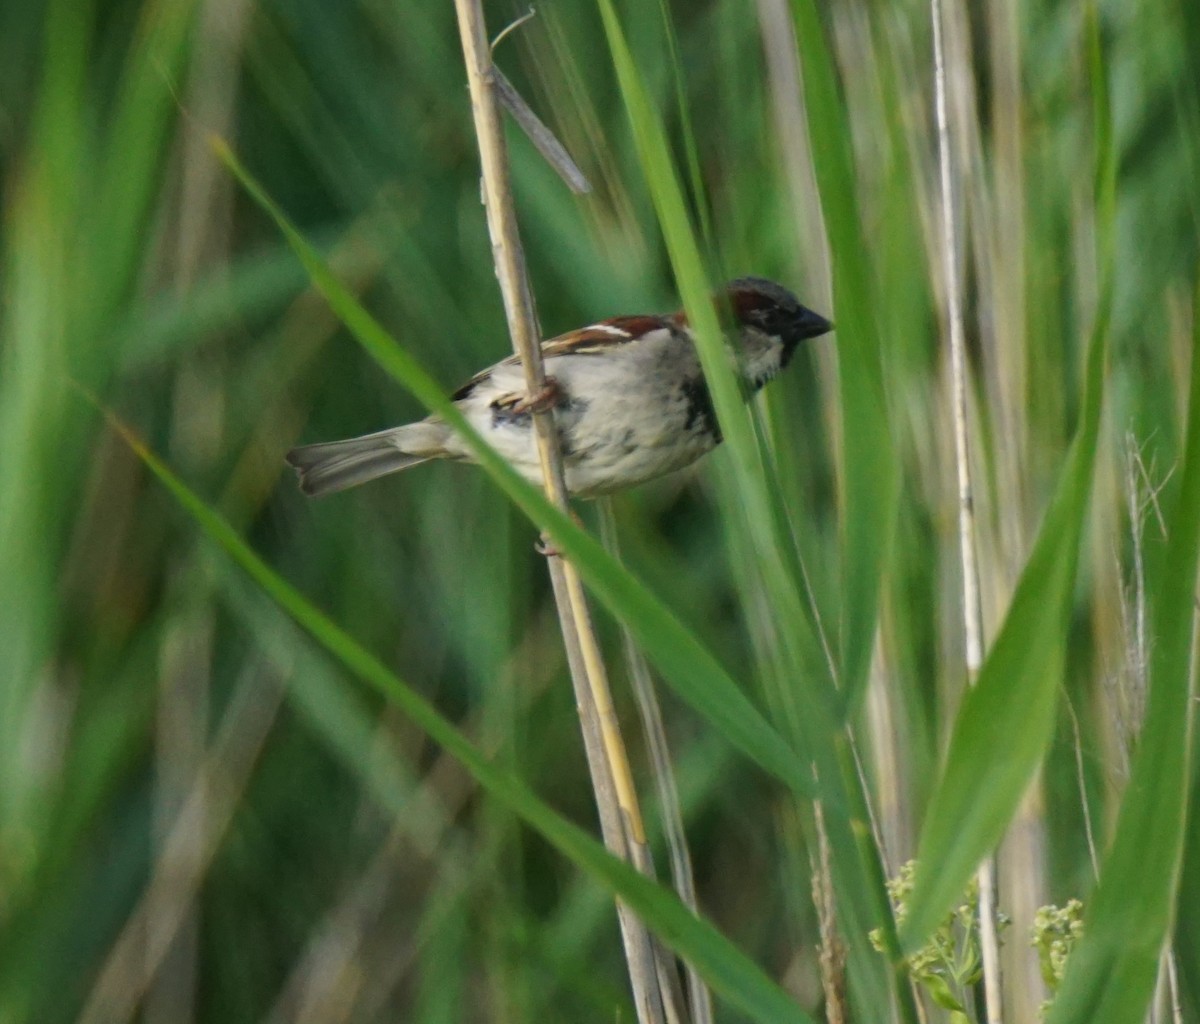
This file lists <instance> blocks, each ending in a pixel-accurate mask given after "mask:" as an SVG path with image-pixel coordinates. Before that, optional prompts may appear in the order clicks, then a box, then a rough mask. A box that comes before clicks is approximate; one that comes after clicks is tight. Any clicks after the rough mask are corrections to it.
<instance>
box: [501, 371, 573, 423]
mask: <svg viewBox="0 0 1200 1024" xmlns="http://www.w3.org/2000/svg"><path fill="white" fill-rule="evenodd" d="M562 398H563V390H562V387H561V386H560V385H559V383H558V379H557V378H556V377H547V378H546V380H545V382H544V383H543V384H542V387H541V389H540V390H539V391H538V392H537V393H536V394H533V395H526V396H525V397H524V398H519V399H517V401H516V403H515V404H514V405H513V407H512V409H511V410H510V412H511V413H512V414H513V415H518V416H519V415H521V414H523V413H527V412H532V413H538V412H549V411H550V410H551V409H553V408H554V407H555V406H557V405H558V404H559V403H560V402H561V401H562Z"/></svg>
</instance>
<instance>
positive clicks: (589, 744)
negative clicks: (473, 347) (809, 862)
mask: <svg viewBox="0 0 1200 1024" xmlns="http://www.w3.org/2000/svg"><path fill="white" fill-rule="evenodd" d="M455 9H456V11H457V15H458V25H459V32H460V35H461V38H462V47H463V56H464V58H465V62H466V70H467V83H468V86H469V88H470V93H471V111H472V115H473V117H474V121H475V135H476V138H477V141H478V143H479V156H480V163H481V170H482V178H483V200H484V207H485V210H486V213H487V224H488V234H489V236H490V237H491V240H492V257H493V260H494V262H495V267H496V277H497V278H498V280H499V283H500V291H501V294H502V296H503V298H504V311H505V315H506V318H507V320H508V328H509V333H510V335H511V336H512V342H513V349H514V351H515V352H516V353H517V355H518V357H519V358H520V360H521V365H522V368H523V370H524V373H525V384H526V388H527V390H528V392H529V394H530V395H537V394H540V393H541V392H542V390H543V389H544V387H545V367H544V365H543V361H542V351H541V338H540V332H539V330H538V327H537V318H536V315H535V313H534V306H533V296H532V294H531V291H530V288H529V282H528V276H527V274H526V271H525V260H524V255H523V253H522V250H521V242H520V234H519V231H518V228H517V220H516V212H515V209H514V205H513V199H512V188H511V181H510V175H509V168H508V158H507V152H506V149H505V144H504V134H503V129H502V126H501V122H500V110H499V105H498V102H497V98H496V93H495V87H494V73H493V68H492V60H491V49H490V46H489V45H488V40H487V32H486V26H485V23H484V18H483V11H482V8H481V5H480V0H455ZM533 420H534V426H535V435H536V438H537V448H538V457H539V459H540V461H541V466H542V478H543V481H544V483H545V487H546V493H547V495H548V496H549V497H550V500H551V501H552V502H554V504H555V505H556V506H557V507H558V508H560V509H562V510H563V511H567V509H568V502H567V498H568V495H567V488H566V483H565V481H564V478H563V468H562V454H561V452H560V450H559V444H558V435H557V432H556V430H555V425H554V413H553V411H552V410H547V411H545V412H535V413H534V415H533ZM548 563H549V570H550V576H551V581H552V583H553V587H554V595H555V603H556V605H557V607H558V612H559V621H560V624H561V626H562V632H563V642H564V644H565V645H566V647H567V652H568V662H569V665H570V667H571V670H572V682H573V684H574V686H575V693H576V699H577V703H578V707H579V713H580V718H581V722H582V727H583V733H584V741H585V743H584V745H585V749H586V751H587V753H588V763H589V768H590V769H591V773H592V779H593V786H594V789H595V792H596V800H597V803H598V804H603V803H605V802H606V801H610V800H611V796H612V795H613V794H614V793H615V797H616V800H615V818H616V824H614V821H613V818H614V807H613V805H612V803H610V804H609V806H608V808H607V809H604V808H602V809H601V811H600V817H601V827H602V832H603V833H604V840H605V844H606V845H607V846H608V847H609V849H611V850H612V851H613V852H614V853H616V854H617V855H618V856H620V857H623V858H625V859H628V860H631V861H632V862H633V863H634V864H635V865H636V866H637V867H638V868H639V870H643V871H645V868H646V866H647V865H646V861H645V857H644V855H643V854H644V851H645V828H644V826H643V824H642V814H641V808H640V806H639V804H638V799H637V792H636V790H635V788H634V785H633V776H632V772H631V771H630V768H629V758H628V756H627V754H626V752H625V744H624V741H623V740H622V738H621V734H620V730H619V728H618V724H617V719H616V714H615V712H614V710H613V704H612V696H611V693H610V691H609V687H608V679H607V675H606V673H605V669H604V662H603V659H602V657H601V655H600V647H599V644H598V642H597V640H596V635H595V630H594V629H593V627H592V621H591V614H590V612H589V610H588V606H587V600H586V597H585V595H584V591H583V582H582V580H581V579H580V577H579V574H578V572H577V571H576V570H575V568H574V566H573V565H572V564H571V563H570V562H568V561H566V560H565V559H562V558H559V557H550V558H549V559H548ZM597 747H599V748H600V749H599V750H597ZM601 752H602V753H603V756H602V757H600V756H598V755H599V754H600V753H601ZM610 782H611V786H610V785H609V783H610ZM606 822H607V825H606V824H605V823H606ZM618 824H619V829H618V828H617V827H616V825H618ZM649 873H651V874H652V872H649ZM618 910H619V917H620V921H621V932H622V937H623V939H624V943H625V954H626V961H627V964H628V967H629V974H630V982H631V985H632V987H633V994H634V1004H635V1007H636V1009H637V1014H638V1020H639V1021H640V1022H642V1024H658V1022H665V1021H666V1018H665V1017H664V1015H663V1006H662V1000H661V996H660V993H659V985H658V980H657V978H656V976H655V970H654V966H653V965H654V961H655V957H654V952H653V944H652V943H651V941H650V936H649V933H648V932H647V931H646V929H645V927H644V926H643V925H642V924H641V923H640V922H639V921H638V920H637V919H636V918H634V917H633V915H632V914H630V913H629V912H628V910H627V909H625V908H623V905H622V904H621V902H620V901H619V900H618Z"/></svg>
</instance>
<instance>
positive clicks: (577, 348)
mask: <svg viewBox="0 0 1200 1024" xmlns="http://www.w3.org/2000/svg"><path fill="white" fill-rule="evenodd" d="M674 326H675V323H674V321H673V320H671V318H669V317H665V316H614V317H612V318H610V319H608V320H601V321H600V322H599V323H594V324H590V325H589V326H587V327H580V328H579V329H578V330H575V331H568V332H567V333H566V334H560V335H558V337H556V338H550V339H548V340H546V341H543V342H542V355H543V356H544V357H547V358H549V357H550V356H563V355H581V356H582V355H595V354H599V353H602V352H605V351H607V350H608V349H611V348H612V347H613V346H614V345H625V344H628V343H629V342H631V341H637V340H638V339H639V338H644V337H645V336H646V335H647V334H650V333H652V332H653V331H659V330H670V329H672V328H673V327H674ZM517 362H519V360H518V358H517V356H515V355H511V356H508V357H507V358H506V359H502V360H501V361H500V362H499V363H497V364H496V365H497V366H512V365H513V364H515V363H517ZM493 369H494V367H489V368H488V369H486V370H483V371H481V372H479V373H477V374H475V376H474V377H472V378H471V379H470V380H469V381H467V383H466V384H464V385H463V386H462V387H461V388H459V389H458V390H457V391H456V392H454V394H453V395H451V396H450V397H451V399H452V400H453V401H455V402H458V401H461V400H462V399H464V398H466V397H467V396H468V395H469V394H470V393H471V392H472V391H474V390H475V388H476V387H477V386H478V385H480V384H482V383H483V382H484V381H485V380H487V379H488V378H489V377H490V376H491V375H492V370H493Z"/></svg>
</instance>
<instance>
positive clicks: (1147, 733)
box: [1049, 288, 1200, 1024]
mask: <svg viewBox="0 0 1200 1024" xmlns="http://www.w3.org/2000/svg"><path fill="white" fill-rule="evenodd" d="M1196 302H1197V305H1196V307H1194V308H1196V309H1200V288H1198V289H1197V292H1196ZM1198 352H1200V321H1193V341H1192V375H1191V387H1190V394H1189V397H1188V425H1187V449H1186V453H1185V455H1184V465H1183V482H1182V484H1181V486H1180V490H1179V495H1178V498H1177V499H1176V503H1175V510H1174V514H1173V515H1172V517H1171V519H1170V522H1169V524H1168V529H1169V531H1170V532H1169V534H1168V541H1167V551H1166V559H1165V562H1164V571H1163V572H1162V578H1161V580H1160V581H1159V585H1158V591H1157V594H1156V600H1155V601H1154V603H1153V605H1152V620H1151V621H1152V624H1153V633H1152V634H1151V635H1152V636H1153V637H1154V643H1153V644H1152V646H1151V650H1150V693H1149V697H1148V699H1147V704H1146V717H1145V723H1144V725H1143V728H1142V734H1141V737H1140V739H1139V741H1138V750H1137V754H1136V756H1135V759H1134V764H1133V770H1132V772H1131V774H1130V777H1129V784H1128V787H1127V788H1126V790H1125V795H1124V798H1123V799H1122V801H1121V810H1120V812H1119V814H1118V817H1117V827H1116V831H1115V833H1114V837H1113V842H1112V846H1111V848H1110V849H1109V852H1108V856H1107V857H1106V858H1105V860H1104V864H1103V867H1102V869H1101V872H1100V884H1099V886H1098V887H1097V889H1096V892H1095V894H1094V895H1093V896H1092V898H1091V900H1089V901H1088V904H1087V912H1086V915H1085V917H1084V933H1083V939H1082V940H1081V941H1080V943H1079V946H1078V947H1077V948H1076V949H1075V950H1074V951H1073V952H1072V953H1071V959H1070V963H1069V966H1068V969H1067V974H1066V977H1065V978H1064V979H1063V984H1062V987H1061V988H1060V989H1059V991H1058V995H1057V996H1056V998H1055V1000H1054V1009H1053V1011H1052V1012H1051V1014H1050V1017H1049V1021H1050V1024H1086V1022H1090V1021H1097V1020H1102V1021H1105V1022H1111V1024H1122V1022H1129V1024H1134V1022H1137V1021H1141V1020H1142V1019H1143V1018H1144V1015H1145V1012H1146V1007H1147V1006H1148V1005H1149V1003H1150V998H1151V996H1152V995H1153V993H1154V982H1155V978H1156V977H1157V975H1158V964H1159V953H1160V951H1161V950H1162V946H1163V943H1164V942H1165V941H1166V939H1167V937H1168V934H1169V932H1170V927H1171V918H1172V912H1173V908H1174V897H1175V887H1176V884H1177V881H1178V878H1179V871H1180V863H1181V861H1182V857H1183V837H1184V832H1185V826H1186V818H1187V803H1188V784H1189V782H1190V779H1191V739H1192V730H1191V721H1192V717H1193V714H1194V712H1193V710H1192V702H1193V687H1192V675H1193V664H1192V659H1193V654H1194V640H1195V635H1194V629H1193V626H1194V623H1195V605H1194V600H1195V594H1196V580H1197V563H1198V561H1200V515H1197V509H1200V358H1197V353H1198Z"/></svg>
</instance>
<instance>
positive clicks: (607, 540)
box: [596, 497, 713, 1024]
mask: <svg viewBox="0 0 1200 1024" xmlns="http://www.w3.org/2000/svg"><path fill="white" fill-rule="evenodd" d="M596 504H597V508H598V510H599V513H600V539H601V540H602V541H603V543H604V546H605V547H606V548H607V549H608V550H609V552H610V553H611V554H612V556H613V557H614V558H618V559H619V558H620V557H621V552H620V539H619V537H618V535H617V520H616V516H615V515H614V514H613V508H612V501H611V499H609V498H607V497H605V498H601V499H600V500H599V501H598V502H597V503H596ZM621 642H622V646H623V648H624V651H625V665H626V669H627V670H628V672H629V680H630V683H631V684H632V686H633V695H634V699H635V700H636V701H637V707H638V714H639V715H640V716H641V719H642V729H643V731H644V732H645V734H646V748H647V750H648V751H649V753H650V765H651V770H652V772H653V775H654V786H655V789H656V790H657V792H658V801H659V804H660V806H661V807H662V822H663V834H664V835H665V836H666V840H667V851H668V854H669V858H670V865H671V883H672V885H674V887H675V891H676V892H677V893H678V894H679V898H680V900H682V901H683V903H684V905H685V906H687V907H688V908H689V909H691V911H692V912H693V913H694V914H697V915H699V913H700V904H699V901H698V900H697V898H696V877H695V873H694V871H693V870H692V855H691V852H690V851H689V850H688V844H687V832H686V830H685V829H684V824H683V810H682V807H681V806H680V801H679V789H678V787H677V786H676V785H675V772H674V766H673V765H672V763H671V751H670V748H669V746H668V744H667V732H666V729H665V728H664V726H663V717H662V708H661V707H660V705H659V702H658V694H657V693H656V692H655V689H654V680H653V677H652V676H651V675H650V666H649V665H648V664H647V663H646V658H645V656H644V655H643V654H642V652H641V650H640V649H639V648H638V646H637V642H636V641H635V640H634V638H633V634H632V633H631V632H630V631H629V630H628V628H626V627H625V626H624V625H622V627H621ZM684 969H685V970H686V972H687V983H688V1004H689V1007H690V1009H691V1014H692V1021H693V1022H694V1024H712V1021H713V1004H712V993H711V992H710V991H709V989H708V986H707V985H706V984H705V983H704V979H703V978H702V977H701V976H700V974H699V973H698V972H697V971H696V969H695V968H694V967H693V966H692V965H691V964H690V963H689V962H687V961H684Z"/></svg>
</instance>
